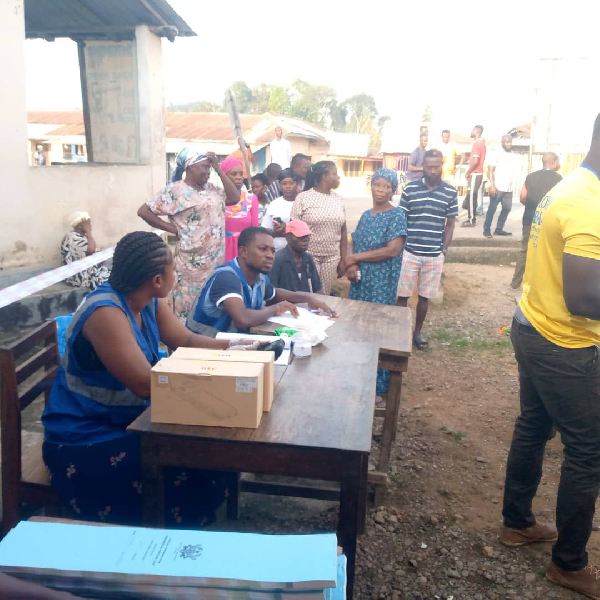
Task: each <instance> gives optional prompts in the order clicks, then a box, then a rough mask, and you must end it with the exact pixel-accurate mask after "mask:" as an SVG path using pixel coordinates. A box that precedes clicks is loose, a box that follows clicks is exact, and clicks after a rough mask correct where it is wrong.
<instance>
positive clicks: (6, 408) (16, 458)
mask: <svg viewBox="0 0 600 600" xmlns="http://www.w3.org/2000/svg"><path fill="white" fill-rule="evenodd" d="M58 356H59V352H58V343H57V339H56V324H55V322H54V321H48V322H47V323H45V324H44V325H41V326H40V327H38V328H37V329H35V330H33V331H32V332H31V333H29V334H28V335H26V336H25V337H23V338H21V339H20V340H18V341H16V342H14V343H12V344H10V345H9V346H4V347H2V348H0V383H1V396H0V419H1V421H0V433H1V436H2V439H1V444H0V449H1V452H2V523H1V524H0V536H4V535H6V533H7V532H8V531H9V530H10V529H11V528H12V527H14V526H15V525H16V524H17V523H18V522H19V521H20V519H21V505H22V504H23V503H28V504H36V505H43V506H44V507H45V509H46V514H51V513H56V511H57V510H58V509H59V508H60V506H61V505H62V502H61V501H60V499H59V497H58V495H57V494H56V492H55V491H54V490H53V489H52V487H51V485H50V478H49V476H48V472H47V470H46V465H45V464H44V461H43V460H42V442H41V441H40V442H39V443H37V444H34V445H33V446H32V447H31V448H29V449H28V450H26V451H25V453H22V448H21V413H22V411H24V410H25V409H26V408H27V407H28V406H29V405H30V404H31V403H32V402H33V401H34V400H36V399H37V398H39V397H40V396H41V395H42V394H44V396H45V402H46V403H47V402H48V397H49V394H50V389H51V387H52V382H53V380H54V377H55V375H56V371H57V369H58V360H59V359H58Z"/></svg>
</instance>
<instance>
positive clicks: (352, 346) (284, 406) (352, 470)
mask: <svg viewBox="0 0 600 600" xmlns="http://www.w3.org/2000/svg"><path fill="white" fill-rule="evenodd" d="M336 327H337V325H336ZM332 329H333V328H332ZM340 329H342V327H341V326H340ZM332 340H333V336H332ZM313 350H314V352H313V355H312V357H311V358H307V359H300V360H295V361H293V362H292V364H291V365H290V366H289V367H287V368H285V367H282V368H277V373H276V375H277V376H276V381H277V384H276V390H275V398H274V403H273V408H272V410H271V412H269V413H264V414H263V418H262V421H261V423H260V426H259V427H258V428H257V429H234V428H225V427H193V426H185V425H168V424H158V423H151V421H150V409H148V410H146V411H145V412H144V413H143V414H142V415H141V416H140V417H139V418H138V419H136V420H135V421H134V422H133V423H132V424H131V425H130V426H129V427H128V430H129V431H132V432H136V433H138V434H140V436H141V446H142V483H143V488H144V494H143V508H144V524H145V525H148V526H153V525H154V526H156V525H158V526H162V525H163V524H164V512H165V511H164V508H165V497H164V467H166V466H175V467H185V468H198V469H214V470H220V471H231V472H246V473H263V474H268V475H284V476H293V477H302V478H308V479H320V480H325V481H331V482H337V483H339V486H340V489H339V500H340V511H339V521H338V540H339V544H340V545H341V546H342V548H343V550H344V553H345V554H346V557H347V560H348V571H347V576H348V598H352V589H353V582H354V566H355V559H356V538H357V535H358V532H359V531H360V530H361V529H362V528H363V527H364V518H365V506H366V494H367V470H368V460H369V452H370V449H371V436H372V427H373V415H374V407H375V402H374V399H375V379H376V369H375V365H376V364H377V358H378V347H377V346H375V345H374V344H372V343H365V342H354V341H347V342H345V343H343V344H338V343H328V344H324V345H321V346H319V347H317V348H314V349H313Z"/></svg>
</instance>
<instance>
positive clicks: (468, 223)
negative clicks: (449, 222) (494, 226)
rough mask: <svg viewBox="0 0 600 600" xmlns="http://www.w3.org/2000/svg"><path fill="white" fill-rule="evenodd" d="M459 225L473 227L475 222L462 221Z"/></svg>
mask: <svg viewBox="0 0 600 600" xmlns="http://www.w3.org/2000/svg"><path fill="white" fill-rule="evenodd" d="M461 227H475V223H472V222H471V221H463V222H462V224H461Z"/></svg>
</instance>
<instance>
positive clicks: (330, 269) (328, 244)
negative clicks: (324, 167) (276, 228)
mask: <svg viewBox="0 0 600 600" xmlns="http://www.w3.org/2000/svg"><path fill="white" fill-rule="evenodd" d="M294 219H299V220H300V221H304V222H305V223H306V224H307V225H308V226H309V227H310V230H311V231H312V235H311V237H310V244H309V246H308V251H309V252H310V253H311V254H312V257H313V258H314V260H315V264H316V266H317V271H318V272H319V277H320V278H321V283H322V284H323V291H322V292H321V293H322V294H325V295H329V293H330V292H331V286H332V284H333V281H334V279H335V278H336V277H337V266H338V264H339V262H340V259H341V255H340V240H341V238H342V227H343V226H344V224H345V223H346V207H345V206H344V200H343V198H342V197H341V196H339V195H338V194H336V193H335V192H331V193H329V194H322V193H321V192H317V190H315V189H311V190H308V191H307V192H302V193H301V194H298V196H297V198H296V201H295V202H294V206H293V207H292V215H291V220H294Z"/></svg>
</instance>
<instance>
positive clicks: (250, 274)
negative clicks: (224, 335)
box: [186, 227, 335, 337]
mask: <svg viewBox="0 0 600 600" xmlns="http://www.w3.org/2000/svg"><path fill="white" fill-rule="evenodd" d="M238 250H239V255H238V257H237V258H235V259H234V260H231V261H229V262H227V263H225V264H224V265H220V266H219V267H217V268H216V269H215V271H214V273H213V274H212V275H211V276H210V278H209V279H208V281H207V282H206V284H205V285H204V288H202V291H201V292H200V294H199V295H198V297H197V298H196V300H195V301H194V304H193V305H192V309H191V310H190V312H189V314H188V318H187V322H186V327H187V328H188V329H191V330H192V331H194V332H196V333H200V332H202V333H203V334H204V335H212V336H213V337H214V336H215V335H216V334H217V333H218V332H219V331H224V332H242V333H248V331H249V330H250V328H251V327H254V326H256V325H260V324H261V323H264V322H265V321H266V320H267V319H269V318H270V317H274V316H278V315H282V314H284V313H286V312H288V311H289V312H290V313H292V315H294V316H295V317H296V316H298V309H297V308H296V307H295V306H294V303H303V302H304V303H307V304H308V306H309V308H312V309H315V310H322V311H323V312H326V313H327V314H335V313H332V311H331V309H330V308H329V307H328V306H327V305H326V304H325V303H324V302H321V301H320V300H318V299H317V298H316V297H315V296H313V295H312V294H307V293H303V292H290V291H288V290H283V289H281V288H274V287H273V285H272V284H271V282H270V281H269V277H268V275H267V273H268V272H269V271H270V270H271V269H272V268H273V261H274V260H275V245H274V243H273V236H272V235H271V232H270V231H269V230H268V229H264V228H263V227H248V228H246V229H244V230H243V231H242V233H241V234H240V237H239V239H238ZM265 303H271V305H270V306H266V307H265Z"/></svg>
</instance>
